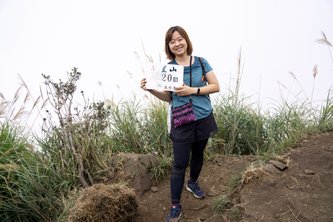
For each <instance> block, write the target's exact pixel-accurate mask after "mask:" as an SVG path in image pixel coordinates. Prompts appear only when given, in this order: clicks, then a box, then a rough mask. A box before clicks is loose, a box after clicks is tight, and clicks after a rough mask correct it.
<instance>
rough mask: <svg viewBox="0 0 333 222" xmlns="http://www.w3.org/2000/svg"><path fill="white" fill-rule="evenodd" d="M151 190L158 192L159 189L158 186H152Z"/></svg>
mask: <svg viewBox="0 0 333 222" xmlns="http://www.w3.org/2000/svg"><path fill="white" fill-rule="evenodd" d="M150 190H151V191H152V192H154V193H156V192H157V191H158V188H157V187H155V186H154V187H151V188H150Z"/></svg>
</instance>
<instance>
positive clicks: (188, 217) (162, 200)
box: [135, 132, 333, 222]
mask: <svg viewBox="0 0 333 222" xmlns="http://www.w3.org/2000/svg"><path fill="white" fill-rule="evenodd" d="M284 159H285V160H288V168H287V169H286V170H284V171H279V170H276V171H272V172H266V171H261V172H262V174H261V176H260V178H259V179H256V180H254V181H252V182H250V183H248V184H245V185H244V186H243V187H242V188H241V189H240V190H239V192H237V193H236V197H237V198H235V199H237V200H238V203H234V204H235V205H234V207H233V208H231V209H229V210H227V211H226V213H224V214H223V215H217V214H216V213H214V211H213V204H214V201H215V200H216V199H217V198H218V197H220V196H221V195H227V194H228V192H229V190H228V183H229V182H230V181H231V180H232V178H233V177H235V176H237V175H239V174H240V173H243V172H244V170H246V169H247V167H248V166H249V165H250V164H251V163H253V162H255V161H256V160H257V159H256V157H254V156H242V157H226V156H217V157H215V158H214V159H213V160H211V161H206V162H205V165H204V167H203V171H202V174H201V177H200V180H199V182H200V185H201V186H202V188H203V189H204V190H205V191H206V194H207V196H206V198H205V199H203V200H198V199H196V198H194V197H193V196H192V195H191V194H190V193H189V192H188V191H186V189H184V190H183V195H182V201H181V203H182V207H183V216H182V219H181V220H180V221H183V222H185V221H186V222H190V221H193V222H194V221H195V222H200V221H206V222H214V221H216V222H217V221H221V222H223V221H244V222H245V221H247V222H252V221H265V222H266V221H268V222H270V221H295V222H296V221H297V222H298V221H302V222H305V221H318V222H324V221H325V222H326V221H327V222H329V221H332V222H333V132H329V133H325V134H321V135H316V136H309V137H307V138H306V139H304V140H303V141H302V142H300V143H299V144H298V145H297V146H296V147H294V148H293V149H292V150H290V151H289V152H288V153H287V154H285V156H284ZM169 197H170V192H169V178H166V179H165V180H164V181H162V182H161V183H160V184H159V185H158V186H157V191H155V192H153V191H148V192H146V193H144V194H143V195H139V196H138V197H137V200H138V202H139V212H138V213H139V215H138V217H137V218H136V220H135V222H155V221H156V222H159V221H164V220H165V217H166V215H167V214H168V212H169V207H170V200H169ZM235 207H237V209H241V210H238V211H235V210H233V209H236V208H235ZM232 212H237V214H238V215H232V214H231V213H232Z"/></svg>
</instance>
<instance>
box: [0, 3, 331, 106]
mask: <svg viewBox="0 0 333 222" xmlns="http://www.w3.org/2000/svg"><path fill="white" fill-rule="evenodd" d="M174 25H180V26H182V27H184V28H185V29H186V30H187V32H188V34H189V36H190V38H191V40H192V43H193V46H194V55H198V56H203V57H205V58H206V59H207V60H208V61H209V63H210V64H211V66H212V67H213V68H214V71H215V73H216V75H217V76H218V78H219V80H220V85H221V88H222V93H223V92H226V91H227V90H228V88H230V77H232V78H233V77H234V76H235V72H236V67H237V66H236V61H237V58H238V53H239V50H240V48H242V52H243V55H242V56H243V58H244V60H243V62H244V71H243V77H242V86H241V91H242V93H243V94H244V95H245V96H251V97H252V98H251V99H252V100H253V101H255V102H256V101H258V100H259V98H260V100H261V102H262V103H263V104H269V103H276V102H275V101H279V100H280V97H281V96H282V97H284V98H285V99H291V100H293V99H295V97H297V98H298V97H304V93H300V94H299V95H298V96H295V95H296V94H297V93H298V92H300V91H301V89H303V90H304V92H305V93H306V94H307V96H308V97H311V94H312V89H313V86H314V100H316V101H318V100H323V99H326V96H327V93H328V90H329V88H330V87H332V86H333V61H332V60H331V57H330V55H329V50H328V47H327V46H325V45H321V44H318V43H317V42H316V40H317V39H320V38H321V37H322V35H321V32H322V31H324V32H325V34H326V36H327V38H328V40H329V41H330V42H331V43H333V1H331V0H251V1H250V0H184V1H179V0H169V1H160V0H140V1H138V0H121V1H112V0H95V1H92V0H91V1H88V0H57V1H51V0H29V1H27V0H0V78H1V80H0V92H1V93H2V94H4V95H5V97H6V98H7V99H11V98H12V96H13V93H14V92H15V91H16V90H17V88H18V86H19V83H20V81H19V78H18V74H20V75H21V76H22V77H23V79H24V81H25V82H26V83H27V85H28V87H29V88H30V90H31V92H32V93H33V94H34V96H35V97H37V96H38V95H39V87H40V85H41V84H42V80H43V79H42V77H41V73H45V74H48V75H51V77H52V78H53V79H55V80H57V79H59V78H61V79H63V80H65V79H66V73H67V71H70V70H71V68H72V67H78V68H79V71H81V72H82V77H81V80H80V81H79V87H78V90H79V91H81V90H84V91H85V92H86V97H88V98H91V99H92V98H93V99H94V100H100V99H102V100H104V99H111V98H112V97H114V98H115V99H119V98H122V97H125V98H127V97H128V96H129V95H132V93H134V94H138V96H142V95H143V94H144V93H143V92H142V91H141V90H140V88H139V80H140V79H141V78H142V76H143V74H142V72H141V69H140V60H138V58H137V56H136V55H135V53H134V52H138V53H139V54H140V55H141V61H144V58H143V57H142V55H143V50H142V45H141V42H142V43H143V45H144V48H145V50H146V53H147V54H149V55H151V56H152V57H153V58H154V59H155V60H159V57H161V58H162V61H165V54H164V51H163V47H164V35H165V32H166V30H167V29H168V28H169V27H170V26H174ZM331 51H333V50H332V48H331ZM315 64H317V66H318V71H319V73H318V75H317V77H316V79H315V84H314V82H313V76H312V68H313V67H314V65H315ZM128 72H130V73H131V74H132V75H130V74H129V73H128ZM289 72H293V73H294V74H295V76H296V78H297V79H298V81H299V83H297V82H296V81H295V80H294V79H293V78H292V76H291V75H290V74H289ZM99 82H100V83H101V84H102V85H101V86H100V84H99ZM278 82H280V83H282V84H283V85H284V86H285V87H287V89H284V88H283V87H281V85H280V87H279V84H278ZM313 84H314V85H313Z"/></svg>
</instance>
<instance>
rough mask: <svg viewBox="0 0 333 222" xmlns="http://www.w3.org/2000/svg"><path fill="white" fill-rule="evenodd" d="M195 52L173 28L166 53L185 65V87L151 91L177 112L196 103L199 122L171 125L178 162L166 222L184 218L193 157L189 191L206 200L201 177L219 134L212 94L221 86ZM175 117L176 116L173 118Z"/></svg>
mask: <svg viewBox="0 0 333 222" xmlns="http://www.w3.org/2000/svg"><path fill="white" fill-rule="evenodd" d="M192 51H193V47H192V43H191V41H190V39H189V36H188V35H187V33H186V31H185V30H184V29H183V28H182V27H179V26H174V27H171V28H169V30H168V31H167V32H166V35H165V53H166V55H167V58H168V59H170V60H171V61H170V64H176V65H182V66H184V84H183V86H180V87H177V88H176V89H175V91H174V92H169V91H158V90H151V89H149V90H148V91H149V92H150V93H151V94H153V95H154V96H156V97H157V98H159V99H161V100H163V101H166V102H170V103H171V104H172V108H173V109H177V108H178V107H181V106H183V105H184V104H188V103H192V109H193V113H194V115H195V120H194V121H192V122H190V123H187V124H185V125H181V126H179V127H178V126H175V122H174V121H172V124H171V133H170V136H171V140H172V146H173V155H174V163H173V168H172V172H171V179H170V190H171V210H170V214H169V215H168V217H167V220H166V221H177V220H178V219H179V218H180V217H181V214H182V208H181V204H180V199H181V194H182V189H183V186H184V180H185V170H186V167H187V165H188V162H189V159H190V156H191V160H190V178H189V180H188V181H187V184H186V189H187V190H188V191H190V192H191V193H193V195H194V197H196V198H199V199H202V198H204V197H205V193H204V192H203V191H202V189H201V188H200V186H199V184H198V178H199V175H200V172H201V168H202V165H203V156H204V149H205V147H206V145H207V142H208V139H209V137H211V136H212V135H213V134H214V133H215V132H216V131H217V127H216V123H215V120H214V116H213V113H212V105H211V101H210V98H209V94H211V93H215V92H219V90H220V87H219V83H218V80H217V78H216V76H215V74H214V72H213V69H212V67H211V66H210V65H209V63H208V62H207V60H205V59H204V58H199V57H196V56H192ZM146 83H147V81H146V79H145V78H144V79H142V80H141V88H142V89H144V90H147V88H146ZM175 116H176V115H175V114H173V118H176V117H175Z"/></svg>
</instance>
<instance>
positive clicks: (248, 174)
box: [241, 164, 265, 184]
mask: <svg viewBox="0 0 333 222" xmlns="http://www.w3.org/2000/svg"><path fill="white" fill-rule="evenodd" d="M264 173H265V172H264V171H263V169H262V167H261V166H255V165H254V164H251V165H250V166H249V167H248V168H247V169H246V170H245V172H244V173H243V175H242V179H241V184H248V183H250V182H251V181H254V180H256V179H259V178H261V177H262V175H263V174H264Z"/></svg>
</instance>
